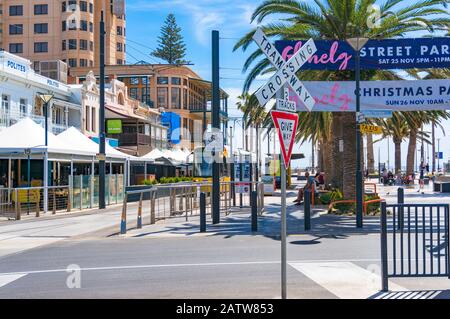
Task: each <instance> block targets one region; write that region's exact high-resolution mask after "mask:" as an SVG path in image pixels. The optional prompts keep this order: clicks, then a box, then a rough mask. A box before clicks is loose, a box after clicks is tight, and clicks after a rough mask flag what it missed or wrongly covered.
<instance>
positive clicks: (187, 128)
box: [72, 64, 228, 150]
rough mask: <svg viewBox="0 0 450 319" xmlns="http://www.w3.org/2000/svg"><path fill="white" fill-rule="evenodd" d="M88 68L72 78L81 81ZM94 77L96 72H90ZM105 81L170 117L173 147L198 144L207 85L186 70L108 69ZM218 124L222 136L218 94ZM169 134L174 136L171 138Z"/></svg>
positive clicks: (206, 117)
mask: <svg viewBox="0 0 450 319" xmlns="http://www.w3.org/2000/svg"><path fill="white" fill-rule="evenodd" d="M86 72H88V68H83V69H77V70H76V71H75V72H74V73H73V74H72V75H73V76H75V77H76V78H77V79H78V81H84V79H85V74H86ZM94 72H95V74H96V75H97V76H98V70H95V69H94ZM106 75H107V76H108V78H109V81H113V80H115V79H118V80H120V81H121V82H123V83H124V84H125V86H126V87H127V88H128V95H129V97H130V98H132V99H136V100H139V101H140V102H141V103H143V104H146V105H148V107H149V108H153V109H157V110H159V111H160V112H161V113H164V112H165V113H174V114H177V115H178V117H179V125H178V127H177V128H176V129H175V130H174V131H172V130H171V131H170V132H169V141H177V140H180V142H179V143H177V144H173V145H172V146H177V147H181V148H186V149H189V150H193V149H194V148H195V147H196V145H195V142H196V141H197V142H198V141H202V134H203V132H204V131H205V128H206V127H208V125H209V123H211V107H210V105H211V96H212V94H211V92H212V88H211V82H209V81H206V80H203V79H201V78H200V76H199V75H198V74H196V73H195V72H194V71H192V70H191V69H190V68H189V67H187V66H176V65H153V64H135V65H110V66H107V67H106ZM220 98H221V112H220V114H221V122H222V125H223V132H226V129H225V128H226V125H227V121H228V117H227V113H228V109H227V108H228V106H227V100H228V94H227V93H226V92H224V91H223V90H221V94H220ZM173 134H175V135H177V136H172V135H173Z"/></svg>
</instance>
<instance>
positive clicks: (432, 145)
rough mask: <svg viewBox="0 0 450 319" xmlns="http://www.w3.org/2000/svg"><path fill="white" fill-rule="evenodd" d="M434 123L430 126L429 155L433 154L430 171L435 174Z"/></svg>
mask: <svg viewBox="0 0 450 319" xmlns="http://www.w3.org/2000/svg"><path fill="white" fill-rule="evenodd" d="M434 126H435V125H434V121H433V122H432V124H431V143H432V144H431V153H432V154H433V156H432V159H433V165H432V166H431V167H432V168H431V171H432V172H433V173H434V172H436V145H435V133H434Z"/></svg>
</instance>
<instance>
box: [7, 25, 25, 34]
mask: <svg viewBox="0 0 450 319" xmlns="http://www.w3.org/2000/svg"><path fill="white" fill-rule="evenodd" d="M9 34H11V35H14V34H23V24H10V25H9Z"/></svg>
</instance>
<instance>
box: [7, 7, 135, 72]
mask: <svg viewBox="0 0 450 319" xmlns="http://www.w3.org/2000/svg"><path fill="white" fill-rule="evenodd" d="M102 12H103V14H104V21H105V30H106V46H105V49H106V55H105V59H106V60H105V63H106V64H107V65H114V64H124V63H126V59H125V56H126V53H125V51H126V45H125V36H126V29H125V25H126V24H125V1H124V0H69V1H67V0H40V1H33V0H0V48H1V49H3V50H5V51H8V52H10V53H13V54H16V55H19V56H22V57H24V58H26V59H28V60H31V61H32V62H33V68H34V69H35V70H36V71H37V72H40V71H41V69H42V68H43V64H42V63H43V62H48V61H57V60H62V61H64V62H65V63H66V64H67V65H68V66H69V68H70V69H76V68H80V67H81V68H82V67H95V66H96V64H97V63H98V60H99V56H100V53H99V50H100V48H99V45H98V43H99V34H100V32H99V31H100V19H101V15H102ZM44 68H45V70H43V71H47V72H48V71H49V70H48V69H49V67H48V65H47V64H44ZM54 68H57V70H56V71H59V73H58V74H56V75H60V74H64V67H62V68H63V69H62V70H61V66H59V65H54Z"/></svg>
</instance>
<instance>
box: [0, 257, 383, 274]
mask: <svg viewBox="0 0 450 319" xmlns="http://www.w3.org/2000/svg"><path fill="white" fill-rule="evenodd" d="M339 261H341V260H335V259H332V260H301V261H295V260H292V261H289V263H294V264H295V263H318V262H339ZM347 261H353V262H374V263H376V262H379V259H348V260H347ZM279 263H280V261H275V260H274V261H236V262H223V263H218V262H217V263H193V264H153V265H123V266H106V267H86V268H81V269H80V270H81V271H96V270H100V271H101V270H124V269H145V268H149V269H151V268H172V267H214V266H240V265H243V266H244V265H276V264H279ZM66 271H67V269H66V268H57V269H43V270H27V271H18V272H9V273H0V276H2V275H17V274H45V273H54V272H66Z"/></svg>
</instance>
